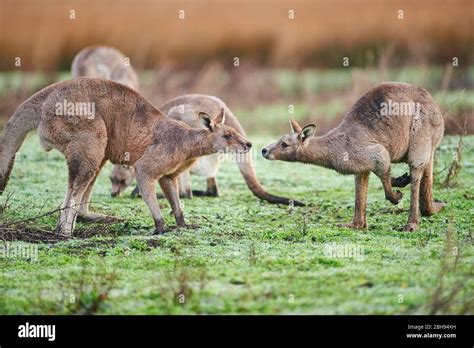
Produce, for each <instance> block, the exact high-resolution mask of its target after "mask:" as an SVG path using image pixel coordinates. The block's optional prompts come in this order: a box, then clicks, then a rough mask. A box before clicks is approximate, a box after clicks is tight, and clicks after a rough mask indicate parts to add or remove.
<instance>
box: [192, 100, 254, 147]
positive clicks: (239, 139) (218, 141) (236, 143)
mask: <svg viewBox="0 0 474 348" xmlns="http://www.w3.org/2000/svg"><path fill="white" fill-rule="evenodd" d="M199 121H200V124H201V127H200V128H205V129H207V130H208V131H209V138H208V139H209V141H210V142H211V144H212V152H213V153H217V152H225V153H228V152H229V153H237V152H238V153H246V152H249V151H250V148H251V147H252V143H251V142H250V141H248V140H247V139H246V138H244V137H243V136H242V135H240V134H239V133H237V131H236V130H235V129H234V128H232V127H229V126H228V125H226V124H224V122H225V111H224V109H221V111H220V113H219V114H218V115H217V116H215V117H211V116H210V115H208V114H207V113H205V112H200V113H199Z"/></svg>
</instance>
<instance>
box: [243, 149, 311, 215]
mask: <svg viewBox="0 0 474 348" xmlns="http://www.w3.org/2000/svg"><path fill="white" fill-rule="evenodd" d="M239 157H240V158H239ZM242 157H243V158H242ZM238 158H239V159H238V161H237V165H238V166H239V170H240V173H242V176H243V177H244V179H245V182H246V183H247V186H248V187H249V189H250V191H252V193H253V194H254V195H255V196H256V197H258V198H260V199H263V200H265V201H267V202H270V203H274V204H285V205H290V204H293V205H295V206H299V207H303V206H304V205H305V204H304V203H302V202H298V201H296V200H294V199H290V198H286V197H280V196H275V195H272V194H271V193H268V192H267V191H266V190H265V189H264V188H263V186H262V184H260V181H258V179H257V175H256V173H255V169H254V167H253V164H252V156H251V154H250V152H249V153H247V154H245V156H238Z"/></svg>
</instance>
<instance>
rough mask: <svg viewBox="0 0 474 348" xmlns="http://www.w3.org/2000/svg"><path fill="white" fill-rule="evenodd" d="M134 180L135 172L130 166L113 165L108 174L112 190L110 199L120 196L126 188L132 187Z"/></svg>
mask: <svg viewBox="0 0 474 348" xmlns="http://www.w3.org/2000/svg"><path fill="white" fill-rule="evenodd" d="M134 178H135V170H134V169H133V167H131V166H124V165H115V166H114V167H113V169H112V173H111V174H110V182H111V183H112V188H111V189H110V195H111V196H112V197H116V196H120V194H121V193H122V192H123V191H125V189H126V188H127V187H129V186H130V185H132V183H133V179H134Z"/></svg>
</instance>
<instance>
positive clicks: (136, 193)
mask: <svg viewBox="0 0 474 348" xmlns="http://www.w3.org/2000/svg"><path fill="white" fill-rule="evenodd" d="M130 197H132V198H135V197H140V190H139V189H138V186H135V188H134V189H133V191H132V193H131V194H130Z"/></svg>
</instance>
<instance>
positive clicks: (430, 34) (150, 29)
mask: <svg viewBox="0 0 474 348" xmlns="http://www.w3.org/2000/svg"><path fill="white" fill-rule="evenodd" d="M0 4H1V9H2V11H1V16H2V17H1V30H0V47H1V51H2V52H1V53H2V54H1V56H0V68H1V69H11V68H13V62H12V60H11V57H12V56H13V57H16V56H21V57H23V59H22V64H23V69H49V70H56V69H58V68H62V69H68V68H69V66H70V62H71V60H72V58H73V57H74V55H75V54H76V53H77V52H78V51H79V50H80V49H82V48H83V47H85V46H88V45H91V44H97V43H106V44H109V45H112V46H115V47H118V48H119V49H121V50H122V51H124V52H126V53H128V54H130V55H131V56H133V63H134V65H135V66H136V67H138V68H158V67H162V66H163V65H168V64H171V65H173V64H179V65H181V66H182V65H188V66H196V65H200V64H202V63H203V62H206V61H208V60H209V59H210V58H212V59H219V60H222V61H223V62H226V64H229V65H230V64H232V60H231V58H232V57H234V56H239V57H248V58H249V59H252V60H254V61H256V62H260V63H265V64H270V65H271V66H278V67H301V66H308V65H309V66H319V67H340V66H341V59H340V57H341V55H348V56H350V57H351V58H353V61H352V63H353V64H357V65H361V66H367V65H370V64H371V63H376V61H377V60H378V58H379V57H378V56H379V55H380V54H381V52H382V51H383V50H384V49H385V48H386V47H388V46H391V45H394V46H395V48H396V49H395V52H396V54H395V59H394V61H393V62H392V63H393V64H402V63H417V64H419V63H422V62H429V63H431V64H433V63H438V64H440V63H441V64H443V63H445V62H446V61H447V60H449V59H451V57H453V56H457V57H459V58H460V59H461V60H462V61H464V62H465V63H466V62H471V63H472V61H473V58H474V53H473V50H472V47H473V46H474V36H473V35H474V21H473V14H472V12H473V5H472V1H471V0H449V1H446V0H417V1H412V0H394V1H379V0H318V1H314V0H313V1H309V0H308V1H301V0H300V1H294V0H259V1H253V0H238V1H236V0H221V1H219V0H205V1H190V0H188V1H183V0H174V1H171V0H160V1H156V0H136V1H126V0H100V1H88V0H82V1H81V0H69V1H64V0H43V1H32V0H2V1H0ZM71 9H72V10H74V11H75V15H76V18H75V19H74V20H71V19H69V11H70V10H71ZM290 9H292V10H294V11H295V20H289V19H288V11H289V10H290ZM399 9H403V11H404V19H403V20H399V19H398V18H397V11H398V10H399ZM179 10H185V15H186V18H185V20H180V19H179V18H178V11H179ZM344 53H345V54H344Z"/></svg>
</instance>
